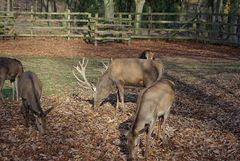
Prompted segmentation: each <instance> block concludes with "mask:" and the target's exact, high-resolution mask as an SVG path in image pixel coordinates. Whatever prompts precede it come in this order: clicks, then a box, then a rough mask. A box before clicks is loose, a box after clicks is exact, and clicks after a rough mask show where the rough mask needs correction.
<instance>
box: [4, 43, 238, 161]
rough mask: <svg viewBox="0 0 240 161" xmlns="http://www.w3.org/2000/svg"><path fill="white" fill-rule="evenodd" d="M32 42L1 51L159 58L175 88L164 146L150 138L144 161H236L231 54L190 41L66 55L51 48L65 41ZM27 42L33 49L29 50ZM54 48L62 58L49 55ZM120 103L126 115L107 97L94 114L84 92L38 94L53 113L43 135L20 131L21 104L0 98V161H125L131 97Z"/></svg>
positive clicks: (86, 48)
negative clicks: (149, 52)
mask: <svg viewBox="0 0 240 161" xmlns="http://www.w3.org/2000/svg"><path fill="white" fill-rule="evenodd" d="M37 41H38V43H39V40H35V39H34V40H33V41H32V40H31V41H30V40H28V39H26V40H17V41H2V43H3V44H5V46H3V45H2V43H0V49H2V50H1V51H3V53H4V54H7V55H11V56H17V57H21V56H23V55H25V56H26V55H29V56H64V57H76V56H80V57H81V56H86V54H87V52H88V53H90V56H91V57H94V56H96V57H136V56H137V55H138V54H139V53H140V52H141V51H142V50H144V49H152V50H154V51H155V52H158V57H159V58H161V59H162V60H163V62H164V64H165V65H166V73H165V75H164V77H166V78H169V79H171V80H173V81H174V82H175V83H176V87H177V96H176V100H175V103H174V106H173V107H172V110H171V114H170V116H169V119H168V121H167V132H168V135H169V139H168V144H167V145H162V143H161V140H157V139H156V138H155V136H153V138H152V139H151V152H150V158H149V160H240V109H239V104H240V99H239V98H240V90H239V89H240V88H239V87H240V83H239V80H240V67H239V64H240V62H239V53H240V50H239V49H238V48H231V47H226V46H214V45H203V44H198V43H190V42H181V43H180V42H164V41H133V42H132V45H131V47H127V46H126V45H125V44H118V43H113V44H110V45H112V47H114V48H112V50H110V51H109V49H110V47H109V44H106V45H100V46H99V47H97V48H93V47H91V46H90V45H88V44H84V43H83V42H81V41H79V40H72V41H71V40H70V42H69V41H67V42H66V44H67V47H66V48H70V49H71V50H66V49H63V48H62V47H61V45H58V44H57V42H59V44H63V42H64V41H66V40H55V39H53V40H51V41H53V42H51V41H50V40H49V41H47V40H44V41H43V42H44V43H43V45H46V48H42V49H40V48H39V47H37V45H36V46H35V47H36V49H34V44H37ZM46 41H47V42H48V44H47V43H46V44H45V42H46ZM27 42H28V43H29V44H30V43H32V45H31V47H29V46H28V45H26V44H27ZM76 43H79V46H78V47H76ZM23 44H25V45H26V46H25V47H24V46H23ZM56 45H57V46H58V47H60V49H58V50H60V51H61V52H62V53H61V54H58V53H57V52H56V51H54V50H52V48H51V47H52V46H56ZM18 46H19V47H18ZM11 47H12V49H11ZM48 49H49V50H48ZM51 51H52V52H51ZM69 51H70V52H69ZM71 51H72V52H71ZM42 53H44V55H42ZM63 53H64V54H63ZM18 54H19V55H18ZM88 56H89V55H88ZM125 97H126V109H125V111H118V112H116V111H115V108H114V107H115V102H116V96H115V95H114V94H113V95H111V96H110V97H109V98H108V99H107V100H106V101H105V103H104V104H103V105H102V106H101V107H100V108H98V109H93V108H92V105H91V101H90V100H91V92H90V91H86V90H80V89H79V90H76V91H75V92H66V93H64V94H61V95H52V96H44V97H43V98H42V100H41V102H42V105H43V108H44V109H47V108H49V107H51V106H53V107H54V110H53V111H52V112H51V113H50V114H49V116H48V133H47V134H46V135H44V136H41V135H39V133H38V132H37V131H36V130H35V129H34V127H30V128H26V127H25V126H24V125H23V117H22V115H21V114H20V106H21V103H19V102H16V101H11V100H7V101H6V102H5V104H4V106H3V105H2V106H1V108H0V115H1V116H0V143H1V144H0V158H1V160H126V156H127V154H128V151H127V144H126V134H127V131H128V130H129V128H130V126H131V123H132V116H133V114H134V112H135V111H136V103H135V102H136V99H137V92H136V91H132V90H128V92H127V94H126V95H125ZM141 138H142V144H141V146H140V150H139V153H138V156H139V158H140V160H143V159H144V157H143V155H142V153H143V151H144V143H145V140H144V139H143V138H144V137H143V136H142V137H141Z"/></svg>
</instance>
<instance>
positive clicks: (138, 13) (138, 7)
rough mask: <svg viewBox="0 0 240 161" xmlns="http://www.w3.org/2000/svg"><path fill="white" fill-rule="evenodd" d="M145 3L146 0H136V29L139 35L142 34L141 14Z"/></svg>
mask: <svg viewBox="0 0 240 161" xmlns="http://www.w3.org/2000/svg"><path fill="white" fill-rule="evenodd" d="M144 4H145V0H135V6H136V9H135V12H136V17H135V20H136V23H135V31H136V34H137V35H139V34H140V31H139V29H140V25H141V23H140V21H141V18H142V16H141V14H142V12H143V6H144Z"/></svg>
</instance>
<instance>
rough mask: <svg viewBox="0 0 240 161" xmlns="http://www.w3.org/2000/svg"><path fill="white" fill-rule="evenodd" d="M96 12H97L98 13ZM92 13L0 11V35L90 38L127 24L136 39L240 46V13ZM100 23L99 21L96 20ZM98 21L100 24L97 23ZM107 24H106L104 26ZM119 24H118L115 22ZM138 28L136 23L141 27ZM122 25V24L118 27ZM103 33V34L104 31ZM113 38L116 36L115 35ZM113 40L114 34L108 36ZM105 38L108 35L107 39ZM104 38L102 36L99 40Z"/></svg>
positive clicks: (121, 28) (120, 28)
mask: <svg viewBox="0 0 240 161" xmlns="http://www.w3.org/2000/svg"><path fill="white" fill-rule="evenodd" d="M96 15H97V14H96ZM96 15H91V14H90V13H78V12H70V11H69V10H68V11H66V12H63V13H48V12H33V10H32V12H6V11H2V12H1V11H0V36H27V37H29V36H30V37H39V36H44V37H49V36H51V37H67V38H71V37H85V38H86V37H89V32H91V33H92V35H97V34H98V35H99V36H98V39H100V38H99V37H100V35H101V34H99V33H104V32H110V29H109V28H108V29H106V30H105V31H100V30H96V29H97V28H99V26H101V25H102V26H106V24H109V25H108V26H111V27H114V30H113V31H111V32H113V33H119V31H121V30H123V29H124V28H125V27H127V28H128V30H127V31H128V32H129V31H130V30H131V38H134V39H137V38H140V39H184V40H189V39H190V40H198V41H203V42H209V43H219V44H232V45H237V46H239V45H240V16H239V15H235V16H237V17H235V21H234V22H232V20H231V18H232V17H233V15H229V14H211V13H151V12H148V13H142V14H140V15H141V17H142V20H141V21H136V20H135V17H136V15H137V14H136V13H115V15H114V18H113V19H111V20H106V19H104V18H103V17H99V16H97V17H96ZM96 22H97V23H96ZM94 24H96V25H97V26H94ZM103 24H104V25H103ZM112 24H117V25H112ZM137 24H140V27H139V28H136V26H139V25H137ZM119 26H122V27H119ZM111 30H112V29H111ZM103 35H104V34H103ZM112 35H113V36H112V39H115V38H116V37H117V36H116V35H122V34H112ZM108 38H109V39H111V36H108ZM104 39H106V38H104ZM100 40H101V39H100Z"/></svg>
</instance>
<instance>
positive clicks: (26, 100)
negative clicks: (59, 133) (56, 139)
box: [18, 71, 53, 134]
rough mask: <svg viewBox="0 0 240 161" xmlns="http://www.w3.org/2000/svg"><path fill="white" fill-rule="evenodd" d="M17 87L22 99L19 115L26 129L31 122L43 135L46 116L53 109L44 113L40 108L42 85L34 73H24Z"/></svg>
mask: <svg viewBox="0 0 240 161" xmlns="http://www.w3.org/2000/svg"><path fill="white" fill-rule="evenodd" d="M18 87H19V93H20V96H21V98H22V107H21V113H22V115H23V117H24V119H25V125H26V127H29V122H30V121H33V122H34V124H35V125H36V127H37V129H38V131H39V132H40V133H41V134H45V131H46V116H47V114H48V113H49V112H50V111H51V110H52V109H53V107H51V108H49V109H48V110H46V111H43V110H42V108H41V104H40V98H41V95H42V83H41V81H40V79H39V78H38V76H37V75H36V74H35V73H34V72H32V71H26V72H24V73H23V74H22V75H21V76H20V77H19V82H18Z"/></svg>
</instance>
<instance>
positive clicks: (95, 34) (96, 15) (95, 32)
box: [94, 13, 98, 46]
mask: <svg viewBox="0 0 240 161" xmlns="http://www.w3.org/2000/svg"><path fill="white" fill-rule="evenodd" d="M97 25H98V13H96V14H95V25H94V26H95V27H94V46H97V30H98V27H97Z"/></svg>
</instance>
